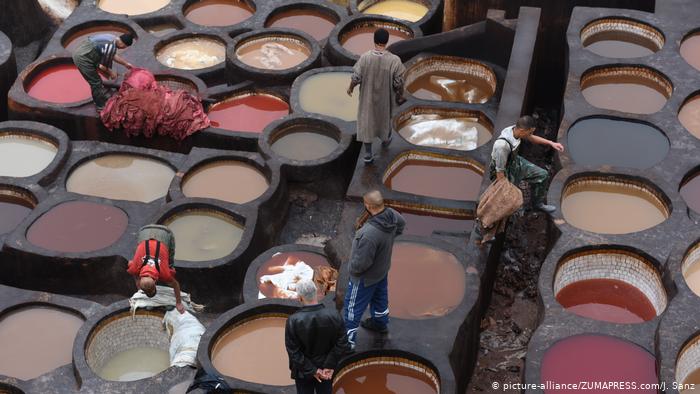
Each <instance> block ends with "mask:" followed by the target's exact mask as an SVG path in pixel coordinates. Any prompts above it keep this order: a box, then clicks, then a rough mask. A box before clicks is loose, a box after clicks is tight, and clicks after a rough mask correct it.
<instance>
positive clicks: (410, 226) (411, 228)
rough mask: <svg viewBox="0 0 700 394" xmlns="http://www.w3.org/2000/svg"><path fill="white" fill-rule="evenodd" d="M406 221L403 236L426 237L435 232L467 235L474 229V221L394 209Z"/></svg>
mask: <svg viewBox="0 0 700 394" xmlns="http://www.w3.org/2000/svg"><path fill="white" fill-rule="evenodd" d="M396 210H397V211H399V212H401V216H403V217H404V219H406V228H405V230H404V234H410V235H419V236H422V237H426V236H429V235H431V234H432V233H433V232H435V231H441V232H445V233H468V232H470V231H472V228H473V227H474V221H473V220H470V219H460V218H457V217H451V216H445V215H438V214H427V213H425V214H424V213H420V214H419V213H418V212H416V211H412V210H406V209H402V208H396Z"/></svg>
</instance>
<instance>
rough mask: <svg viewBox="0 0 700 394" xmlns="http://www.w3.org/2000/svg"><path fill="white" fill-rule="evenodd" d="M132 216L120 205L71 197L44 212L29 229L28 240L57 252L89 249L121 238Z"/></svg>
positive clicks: (85, 251) (92, 249)
mask: <svg viewBox="0 0 700 394" xmlns="http://www.w3.org/2000/svg"><path fill="white" fill-rule="evenodd" d="M128 224H129V218H128V216H127V215H126V213H125V212H124V211H122V210H121V209H119V208H117V207H115V206H112V205H106V204H98V203H94V202H89V201H69V202H64V203H61V204H58V205H56V206H55V207H53V208H51V209H50V210H48V211H47V212H46V213H44V214H43V215H41V216H40V217H39V218H38V219H37V220H36V221H35V222H34V223H32V225H31V226H30V227H29V229H28V230H27V240H28V241H29V242H30V243H32V244H33V245H36V246H38V247H41V248H44V249H48V250H51V251H55V252H65V253H87V252H94V251H97V250H100V249H104V248H106V247H108V246H110V245H112V244H114V243H115V242H116V241H117V240H118V239H119V238H121V236H122V234H124V231H126V227H127V225H128Z"/></svg>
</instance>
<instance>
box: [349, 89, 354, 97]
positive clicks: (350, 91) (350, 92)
mask: <svg viewBox="0 0 700 394" xmlns="http://www.w3.org/2000/svg"><path fill="white" fill-rule="evenodd" d="M353 90H354V89H353V88H348V96H350V97H352V91H353Z"/></svg>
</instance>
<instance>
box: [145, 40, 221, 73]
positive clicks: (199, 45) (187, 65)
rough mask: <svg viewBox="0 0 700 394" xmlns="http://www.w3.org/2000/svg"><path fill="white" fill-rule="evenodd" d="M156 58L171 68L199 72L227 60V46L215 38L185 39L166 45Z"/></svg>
mask: <svg viewBox="0 0 700 394" xmlns="http://www.w3.org/2000/svg"><path fill="white" fill-rule="evenodd" d="M156 58H157V59H158V61H159V62H160V63H161V64H163V65H165V66H167V67H170V68H177V69H180V70H199V69H202V68H207V67H213V66H216V65H217V64H220V63H222V62H223V61H224V60H225V59H226V45H224V44H223V43H222V42H220V41H218V40H215V39H213V38H206V37H196V38H183V39H180V40H176V41H173V42H171V43H169V44H167V45H165V46H164V47H163V48H161V49H160V50H159V51H158V53H157V54H156Z"/></svg>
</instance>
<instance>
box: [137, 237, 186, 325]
mask: <svg viewBox="0 0 700 394" xmlns="http://www.w3.org/2000/svg"><path fill="white" fill-rule="evenodd" d="M170 262H171V260H170V256H169V253H168V246H167V245H166V244H164V243H162V242H160V241H157V240H155V239H149V240H146V241H143V242H141V243H140V244H139V245H138V247H136V253H135V254H134V258H133V259H132V260H131V261H130V262H129V267H128V268H127V270H126V272H128V273H129V274H131V275H132V276H133V277H134V281H135V282H136V288H137V289H140V290H143V292H144V293H146V295H147V296H149V297H153V296H155V295H156V282H158V281H161V282H163V283H165V284H167V285H169V286H171V287H172V288H173V289H174V290H175V308H176V309H177V311H178V312H180V313H185V307H184V306H183V305H182V298H181V296H180V283H178V281H177V279H175V270H174V269H173V268H172V267H171V264H170Z"/></svg>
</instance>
